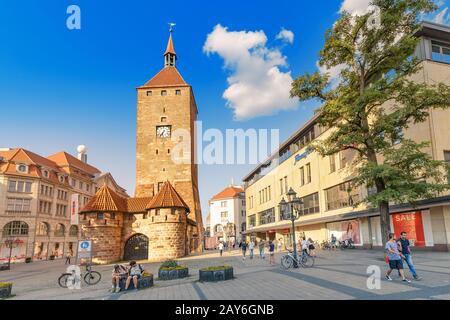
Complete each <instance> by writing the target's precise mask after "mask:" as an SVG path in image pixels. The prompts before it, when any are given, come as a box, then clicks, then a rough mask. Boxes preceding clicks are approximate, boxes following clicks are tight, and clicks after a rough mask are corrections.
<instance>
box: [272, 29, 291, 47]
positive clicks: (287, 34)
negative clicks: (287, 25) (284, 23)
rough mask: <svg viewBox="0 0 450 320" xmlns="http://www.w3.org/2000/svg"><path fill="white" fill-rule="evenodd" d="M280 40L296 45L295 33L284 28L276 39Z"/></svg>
mask: <svg viewBox="0 0 450 320" xmlns="http://www.w3.org/2000/svg"><path fill="white" fill-rule="evenodd" d="M276 38H277V39H278V40H282V41H285V42H288V43H291V44H292V43H294V33H293V32H292V31H290V30H286V29H284V28H282V29H281V31H280V32H279V33H278V34H277V37H276Z"/></svg>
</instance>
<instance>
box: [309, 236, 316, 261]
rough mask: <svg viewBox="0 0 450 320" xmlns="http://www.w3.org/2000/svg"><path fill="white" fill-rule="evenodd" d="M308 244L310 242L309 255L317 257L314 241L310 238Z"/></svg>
mask: <svg viewBox="0 0 450 320" xmlns="http://www.w3.org/2000/svg"><path fill="white" fill-rule="evenodd" d="M308 242H309V247H308V250H309V255H310V256H312V257H315V256H316V247H315V246H314V241H313V240H312V239H311V238H308Z"/></svg>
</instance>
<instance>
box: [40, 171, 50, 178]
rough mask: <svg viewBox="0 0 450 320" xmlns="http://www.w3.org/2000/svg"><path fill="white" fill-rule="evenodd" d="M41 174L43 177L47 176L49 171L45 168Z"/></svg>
mask: <svg viewBox="0 0 450 320" xmlns="http://www.w3.org/2000/svg"><path fill="white" fill-rule="evenodd" d="M42 175H43V176H44V178H48V177H49V176H50V173H49V172H48V171H47V170H44V171H43V172H42Z"/></svg>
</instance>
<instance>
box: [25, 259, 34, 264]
mask: <svg viewBox="0 0 450 320" xmlns="http://www.w3.org/2000/svg"><path fill="white" fill-rule="evenodd" d="M32 261H33V260H32V259H31V258H26V259H25V263H31V262H32Z"/></svg>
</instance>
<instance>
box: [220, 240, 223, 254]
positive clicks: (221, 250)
mask: <svg viewBox="0 0 450 320" xmlns="http://www.w3.org/2000/svg"><path fill="white" fill-rule="evenodd" d="M219 252H220V256H222V255H223V243H222V242H219Z"/></svg>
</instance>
